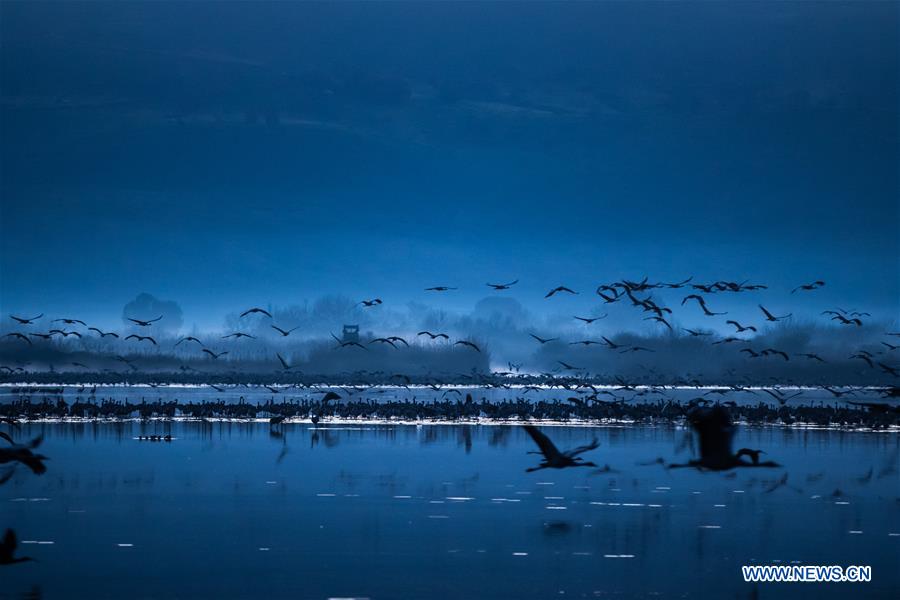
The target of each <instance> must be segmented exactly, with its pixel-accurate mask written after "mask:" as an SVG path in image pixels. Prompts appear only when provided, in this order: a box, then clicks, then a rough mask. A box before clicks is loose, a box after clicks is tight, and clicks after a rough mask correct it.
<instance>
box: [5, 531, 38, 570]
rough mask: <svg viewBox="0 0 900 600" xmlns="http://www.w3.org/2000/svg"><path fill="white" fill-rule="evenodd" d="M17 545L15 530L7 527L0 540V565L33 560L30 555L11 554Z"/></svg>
mask: <svg viewBox="0 0 900 600" xmlns="http://www.w3.org/2000/svg"><path fill="white" fill-rule="evenodd" d="M18 545H19V542H18V540H16V532H15V531H13V530H12V529H7V530H6V534H4V536H3V541H2V542H0V565H14V564H16V563H23V562H30V561H34V560H35V559H33V558H31V557H30V556H19V557H15V556H13V555H14V554H15V553H16V548H17V547H18Z"/></svg>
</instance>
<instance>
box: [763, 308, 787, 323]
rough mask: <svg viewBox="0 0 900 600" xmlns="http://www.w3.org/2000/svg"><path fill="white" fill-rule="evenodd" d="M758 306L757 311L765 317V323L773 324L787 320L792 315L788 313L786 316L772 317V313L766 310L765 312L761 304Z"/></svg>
mask: <svg viewBox="0 0 900 600" xmlns="http://www.w3.org/2000/svg"><path fill="white" fill-rule="evenodd" d="M758 306H759V310H761V311H762V313H763V314H764V315H765V316H766V321H773V322H774V321H781V320H782V319H787V318H788V317H790V316H791V314H792V313H788V314H786V315H784V316H781V317H776V316H775V315H773V314H772V313H770V312H769V311H768V310H766V307H765V306H763V305H762V304H759V305H758Z"/></svg>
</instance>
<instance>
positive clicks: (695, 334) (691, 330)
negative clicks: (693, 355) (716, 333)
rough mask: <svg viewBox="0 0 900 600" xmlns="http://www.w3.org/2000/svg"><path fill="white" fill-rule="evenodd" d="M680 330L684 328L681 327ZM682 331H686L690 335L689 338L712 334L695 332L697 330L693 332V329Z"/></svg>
mask: <svg viewBox="0 0 900 600" xmlns="http://www.w3.org/2000/svg"><path fill="white" fill-rule="evenodd" d="M682 329H684V328H683V327H682ZM684 331H687V332H688V333H689V334H690V335H691V337H699V336H704V335H712V332H711V331H697V330H695V329H684Z"/></svg>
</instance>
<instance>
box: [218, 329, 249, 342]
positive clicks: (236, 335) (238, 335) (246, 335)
mask: <svg viewBox="0 0 900 600" xmlns="http://www.w3.org/2000/svg"><path fill="white" fill-rule="evenodd" d="M228 338H234V339H236V340H239V339H241V338H250V339H251V340H255V339H256V336H253V335H250V334H249V333H244V332H242V331H235V332H234V333H229V334H228V335H223V336H222V339H223V340H227V339H228Z"/></svg>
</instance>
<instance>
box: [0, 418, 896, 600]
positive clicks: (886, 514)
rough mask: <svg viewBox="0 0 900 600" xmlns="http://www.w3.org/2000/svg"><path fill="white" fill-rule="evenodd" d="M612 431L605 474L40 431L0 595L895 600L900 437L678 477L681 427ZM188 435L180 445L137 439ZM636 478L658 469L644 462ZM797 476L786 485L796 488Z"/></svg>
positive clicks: (18, 502) (331, 442)
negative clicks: (825, 569) (867, 599)
mask: <svg viewBox="0 0 900 600" xmlns="http://www.w3.org/2000/svg"><path fill="white" fill-rule="evenodd" d="M544 431H545V432H546V433H547V434H548V435H549V436H550V437H551V438H552V439H553V441H554V442H555V443H556V444H557V445H558V446H559V447H560V448H573V447H576V446H580V445H583V444H585V443H587V442H589V441H590V440H591V438H592V437H593V436H595V435H596V436H597V437H598V438H599V440H600V447H599V448H598V449H597V450H594V451H592V452H591V453H590V454H589V455H587V457H588V458H589V459H590V460H593V461H594V462H596V463H597V464H599V465H601V466H602V465H609V469H608V470H606V472H598V470H596V469H587V468H584V469H569V470H562V471H554V470H543V471H540V472H537V473H533V474H526V473H525V472H524V471H525V469H526V468H527V467H529V466H534V465H536V464H537V463H538V462H539V458H540V457H538V456H535V455H532V454H527V452H528V451H532V450H534V449H535V448H534V445H533V443H532V442H531V440H530V438H528V436H527V435H526V434H525V433H524V431H522V430H521V428H518V427H507V426H455V425H431V426H421V427H416V426H399V425H398V426H390V425H366V426H355V425H336V424H332V425H328V426H321V425H320V426H319V427H314V426H311V425H308V424H287V425H279V426H275V427H270V426H269V425H268V424H264V423H239V422H214V423H208V422H202V421H197V422H166V421H148V422H125V423H66V424H50V423H45V424H38V423H32V424H25V425H23V426H22V428H21V431H19V432H17V437H19V438H22V439H29V438H32V437H35V436H37V435H43V436H44V443H43V445H42V446H41V451H42V452H43V453H45V454H47V455H48V456H50V457H51V460H50V461H49V462H48V466H49V470H48V472H47V474H46V475H44V476H42V477H36V476H33V475H31V474H29V473H26V472H25V471H24V470H22V469H17V471H16V474H15V475H14V476H13V477H12V479H11V480H10V481H9V482H8V483H7V484H5V485H4V486H2V487H0V506H2V510H0V528H2V529H5V528H6V527H7V526H10V527H14V528H15V529H16V531H17V533H18V535H19V540H20V546H19V553H20V554H23V555H28V556H33V557H34V558H37V559H38V561H39V562H36V563H24V564H21V565H13V566H10V567H3V568H2V570H0V575H2V589H0V597H10V598H22V597H28V596H29V594H30V595H32V596H35V595H36V594H41V593H42V594H43V596H44V597H49V598H54V597H123V596H133V597H219V598H222V597H230V598H236V597H240V598H246V597H261V596H269V597H275V598H322V599H324V598H329V597H370V598H376V599H377V598H549V597H573V596H574V597H579V598H584V597H591V598H593V597H619V596H625V597H630V596H635V595H640V596H651V595H657V594H661V595H663V596H664V597H668V596H679V597H682V596H692V597H710V592H711V590H715V591H716V593H715V594H713V596H714V597H739V598H750V597H763V598H768V597H776V596H787V595H794V594H797V593H800V592H801V591H802V592H803V593H810V592H812V593H814V594H816V595H819V594H825V595H829V594H830V595H834V596H837V595H848V594H851V593H852V594H853V595H860V596H872V597H891V596H896V593H897V591H898V589H900V575H898V570H897V565H898V564H900V535H898V534H900V479H898V472H897V462H898V453H900V437H898V436H897V435H896V434H876V433H854V432H840V431H806V430H790V429H782V428H742V429H740V430H739V432H738V435H737V439H736V440H735V447H742V446H747V447H751V448H764V449H765V450H766V451H767V453H768V457H770V458H772V459H774V460H777V461H778V462H779V463H781V464H783V465H784V469H777V470H771V471H769V470H765V472H760V470H752V469H751V470H747V471H750V472H735V471H732V472H730V473H727V474H714V473H699V472H696V471H693V470H682V471H667V470H665V469H663V468H662V467H661V466H660V465H658V464H654V460H655V459H656V458H657V457H665V458H666V459H675V458H686V457H687V455H688V454H689V452H690V448H689V446H690V445H689V444H686V443H684V436H685V433H684V431H683V430H678V429H673V428H668V427H666V428H649V427H633V428H577V427H548V428H545V429H544ZM166 435H170V436H171V437H172V439H171V441H164V440H160V441H149V440H146V439H143V440H142V439H139V438H142V437H148V436H166ZM638 463H648V464H646V465H645V466H639V465H638ZM785 474H787V478H786V479H785V477H784V475H785ZM753 563H759V564H792V563H801V564H825V565H830V564H837V565H851V564H855V565H858V564H862V565H872V567H873V582H872V583H870V584H821V585H819V584H815V585H814V584H802V589H799V586H801V584H760V585H758V586H754V585H750V584H745V583H743V581H742V578H741V575H740V566H741V565H742V564H753Z"/></svg>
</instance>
